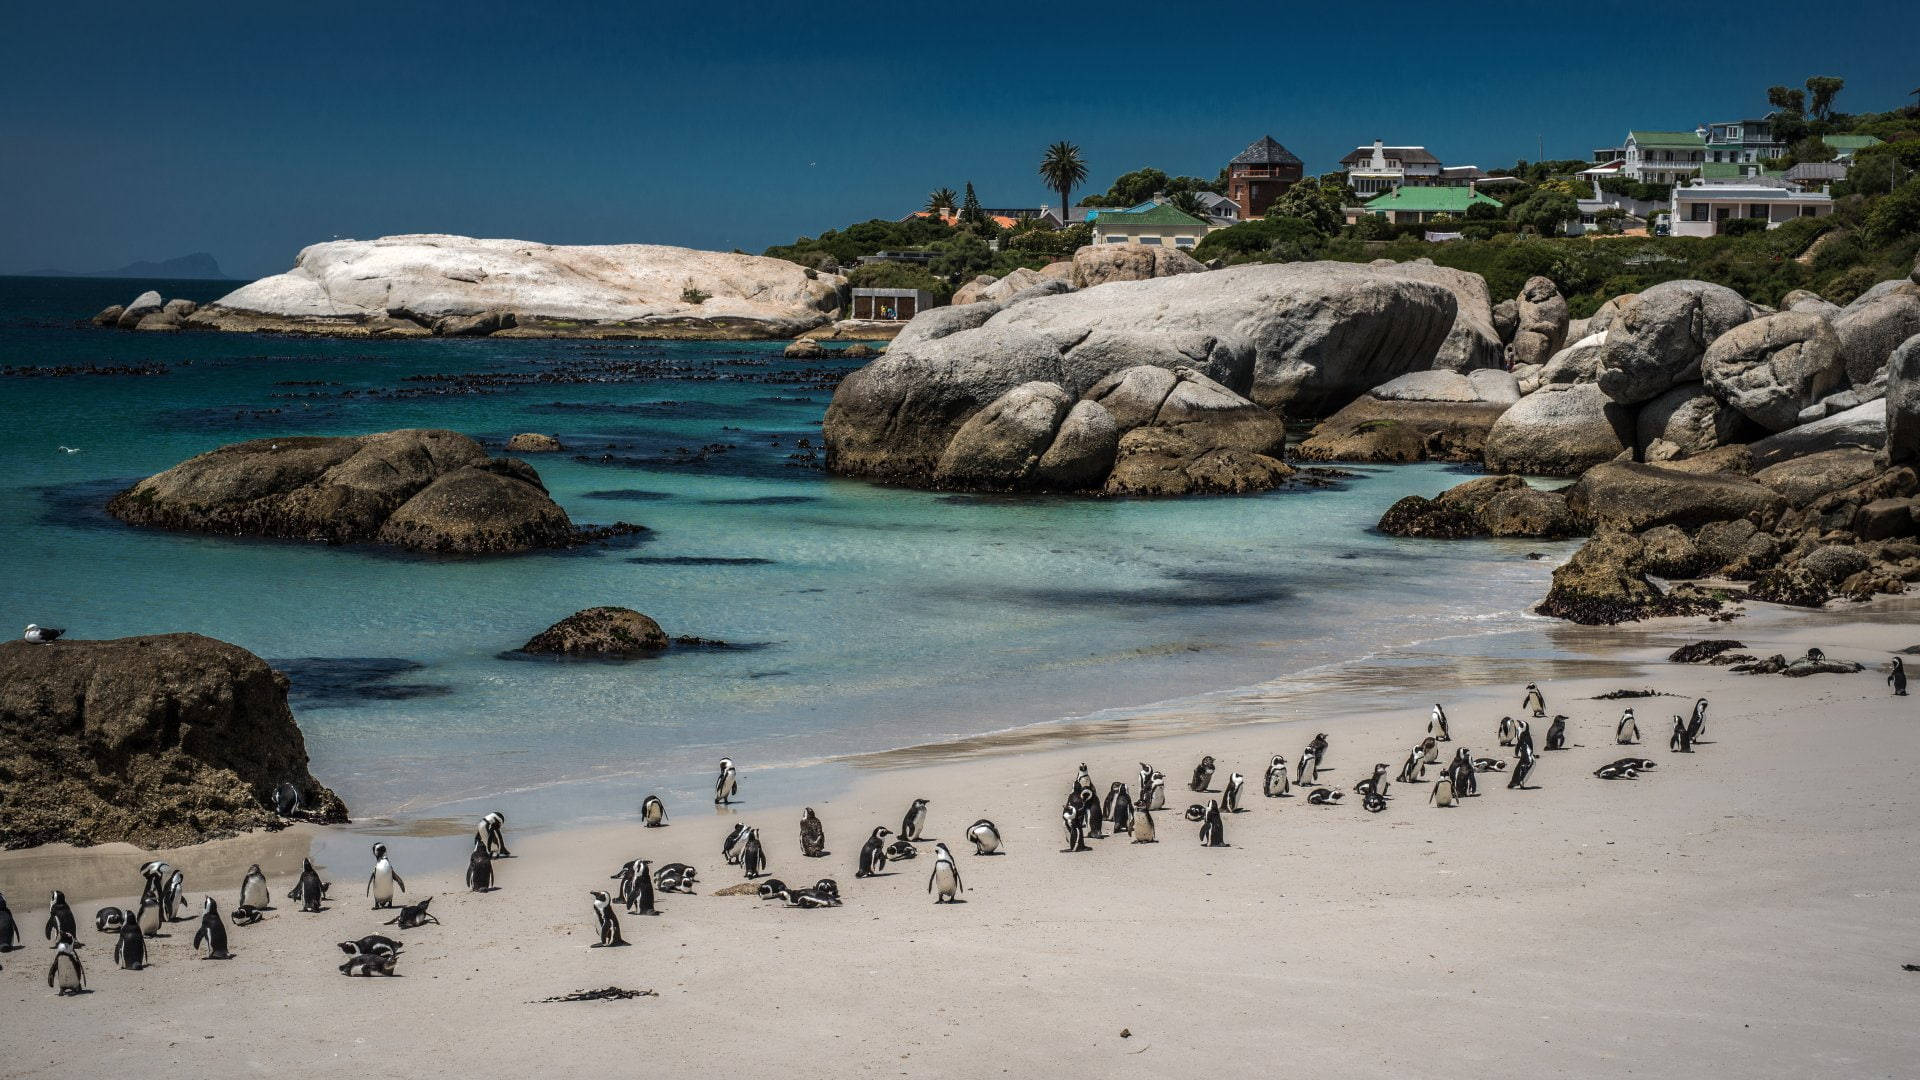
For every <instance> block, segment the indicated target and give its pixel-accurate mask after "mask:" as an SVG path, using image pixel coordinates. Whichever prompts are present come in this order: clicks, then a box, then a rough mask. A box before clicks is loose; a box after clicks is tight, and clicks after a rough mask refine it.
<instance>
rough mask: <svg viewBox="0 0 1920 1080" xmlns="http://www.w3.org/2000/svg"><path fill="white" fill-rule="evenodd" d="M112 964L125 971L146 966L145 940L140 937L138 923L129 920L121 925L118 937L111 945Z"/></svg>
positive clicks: (136, 969) (138, 969)
mask: <svg viewBox="0 0 1920 1080" xmlns="http://www.w3.org/2000/svg"><path fill="white" fill-rule="evenodd" d="M113 962H114V963H116V964H118V965H120V967H122V968H124V969H126V970H127V971H140V970H142V969H144V968H145V967H146V966H147V939H146V938H145V937H143V936H141V934H140V924H139V923H136V922H133V921H131V920H129V921H128V922H125V923H123V924H121V926H120V936H119V937H118V938H117V939H116V940H115V941H114V943H113Z"/></svg>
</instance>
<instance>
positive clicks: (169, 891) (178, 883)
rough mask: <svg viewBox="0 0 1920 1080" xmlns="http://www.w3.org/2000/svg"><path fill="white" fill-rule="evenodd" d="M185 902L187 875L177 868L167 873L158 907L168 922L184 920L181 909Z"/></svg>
mask: <svg viewBox="0 0 1920 1080" xmlns="http://www.w3.org/2000/svg"><path fill="white" fill-rule="evenodd" d="M186 903H187V875H186V874H184V873H182V872H181V871H179V870H177V869H176V870H175V871H174V872H173V873H171V874H168V875H167V888H166V891H165V892H163V893H162V894H161V895H160V908H161V911H162V913H164V914H165V915H166V917H167V921H168V922H184V921H185V920H186V916H185V915H183V914H181V909H182V908H184V907H186Z"/></svg>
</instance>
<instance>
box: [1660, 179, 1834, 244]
mask: <svg viewBox="0 0 1920 1080" xmlns="http://www.w3.org/2000/svg"><path fill="white" fill-rule="evenodd" d="M1671 209H1672V216H1671V217H1670V219H1669V220H1670V222H1671V227H1672V229H1673V235H1675V236H1716V235H1718V234H1719V232H1720V226H1721V225H1723V224H1725V223H1726V222H1728V221H1732V220H1734V219H1735V218H1759V219H1760V220H1763V221H1765V222H1766V223H1767V228H1769V229H1777V228H1779V227H1780V226H1782V225H1784V224H1786V223H1787V222H1789V221H1793V220H1795V219H1798V218H1803V217H1825V216H1826V215H1828V214H1831V213H1833V200H1832V199H1831V198H1829V197H1827V196H1826V195H1824V194H1821V193H1818V192H1802V191H1792V190H1789V189H1787V188H1777V187H1735V186H1732V185H1728V184H1714V185H1711V186H1701V187H1678V188H1674V189H1673V201H1672V207H1671Z"/></svg>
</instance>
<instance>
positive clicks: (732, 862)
mask: <svg viewBox="0 0 1920 1080" xmlns="http://www.w3.org/2000/svg"><path fill="white" fill-rule="evenodd" d="M746 839H747V826H746V824H745V823H744V822H739V821H736V822H734V823H733V830H732V831H731V832H729V833H727V838H726V839H725V840H722V841H720V857H721V858H723V859H725V860H727V865H728V866H739V865H740V845H741V844H743V843H745V842H746Z"/></svg>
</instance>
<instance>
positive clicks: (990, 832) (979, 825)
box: [967, 818, 1000, 855]
mask: <svg viewBox="0 0 1920 1080" xmlns="http://www.w3.org/2000/svg"><path fill="white" fill-rule="evenodd" d="M967 839H969V840H971V841H973V853H974V854H975V855H998V854H1000V829H999V827H998V826H996V825H994V823H993V822H991V821H988V820H987V819H986V818H981V819H980V820H979V821H976V822H974V823H973V824H972V825H969V826H967Z"/></svg>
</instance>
